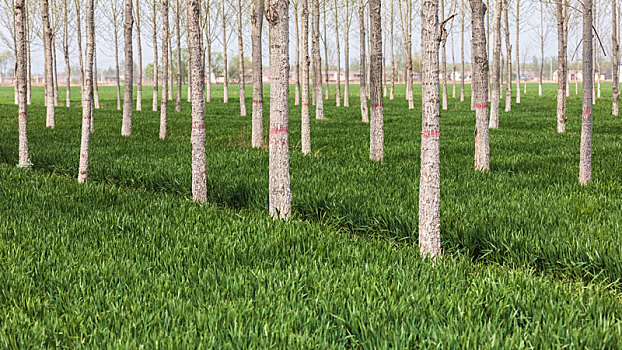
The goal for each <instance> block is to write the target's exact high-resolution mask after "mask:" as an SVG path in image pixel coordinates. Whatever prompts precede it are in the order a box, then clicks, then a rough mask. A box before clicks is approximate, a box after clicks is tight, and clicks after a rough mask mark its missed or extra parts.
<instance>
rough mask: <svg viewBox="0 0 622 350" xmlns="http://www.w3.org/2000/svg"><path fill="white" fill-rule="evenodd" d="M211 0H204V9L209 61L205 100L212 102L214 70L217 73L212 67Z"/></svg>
mask: <svg viewBox="0 0 622 350" xmlns="http://www.w3.org/2000/svg"><path fill="white" fill-rule="evenodd" d="M210 8H211V0H203V9H204V11H205V42H206V45H205V60H206V62H207V66H206V68H207V69H206V71H205V78H206V79H205V81H206V84H207V86H206V88H205V101H206V102H212V80H211V76H212V71H214V73H216V71H215V70H213V69H212V42H213V40H214V35H213V34H214V33H213V31H214V27H212V17H211V12H210Z"/></svg>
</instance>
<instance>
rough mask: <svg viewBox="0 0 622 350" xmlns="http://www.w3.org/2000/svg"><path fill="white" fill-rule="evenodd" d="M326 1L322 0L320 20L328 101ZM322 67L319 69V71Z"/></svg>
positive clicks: (325, 95)
mask: <svg viewBox="0 0 622 350" xmlns="http://www.w3.org/2000/svg"><path fill="white" fill-rule="evenodd" d="M327 1H328V0H322V19H323V22H324V74H323V76H324V83H325V88H324V99H325V100H328V89H329V87H328V37H327V34H326V33H327V32H328V30H327V27H326V2H327ZM321 68H322V67H320V69H321Z"/></svg>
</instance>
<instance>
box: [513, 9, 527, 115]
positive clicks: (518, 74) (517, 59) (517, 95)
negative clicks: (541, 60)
mask: <svg viewBox="0 0 622 350" xmlns="http://www.w3.org/2000/svg"><path fill="white" fill-rule="evenodd" d="M519 37H520V0H516V103H518V104H520V50H519V48H518V45H519V42H520V40H519ZM525 86H527V85H525Z"/></svg>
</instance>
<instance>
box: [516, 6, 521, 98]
mask: <svg viewBox="0 0 622 350" xmlns="http://www.w3.org/2000/svg"><path fill="white" fill-rule="evenodd" d="M519 36H520V0H516V103H519V104H520V51H519V49H518V44H519Z"/></svg>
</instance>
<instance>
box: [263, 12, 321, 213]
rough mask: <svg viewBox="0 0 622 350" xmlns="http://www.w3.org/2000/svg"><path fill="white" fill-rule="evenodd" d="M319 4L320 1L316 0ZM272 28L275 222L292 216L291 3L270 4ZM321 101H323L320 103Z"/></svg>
mask: <svg viewBox="0 0 622 350" xmlns="http://www.w3.org/2000/svg"><path fill="white" fill-rule="evenodd" d="M314 1H317V0H314ZM267 4H268V8H267V11H266V19H267V20H268V24H269V25H270V81H271V84H270V157H269V162H270V171H269V173H270V174H269V179H270V183H269V210H270V215H272V217H274V218H277V217H279V218H282V219H287V218H289V217H290V215H291V203H292V193H291V190H290V179H289V112H288V110H289V108H288V107H289V101H288V95H289V93H288V92H289V82H288V77H289V1H288V0H268V2H267ZM318 100H319V101H321V100H322V99H321V97H320V98H319V99H318Z"/></svg>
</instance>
